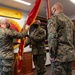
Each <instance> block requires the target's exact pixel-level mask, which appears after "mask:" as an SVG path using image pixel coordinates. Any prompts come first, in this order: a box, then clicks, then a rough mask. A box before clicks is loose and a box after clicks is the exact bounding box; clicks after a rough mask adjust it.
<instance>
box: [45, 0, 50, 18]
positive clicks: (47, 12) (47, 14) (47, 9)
mask: <svg viewBox="0 0 75 75" xmlns="http://www.w3.org/2000/svg"><path fill="white" fill-rule="evenodd" d="M46 16H47V19H49V18H50V0H46Z"/></svg>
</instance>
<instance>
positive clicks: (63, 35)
mask: <svg viewBox="0 0 75 75" xmlns="http://www.w3.org/2000/svg"><path fill="white" fill-rule="evenodd" d="M47 28H48V45H49V48H50V54H51V58H56V60H57V61H60V62H65V61H72V60H74V44H73V42H74V37H73V30H74V29H73V28H74V25H73V23H72V21H71V20H70V19H69V18H68V17H67V16H66V15H65V14H63V13H60V14H57V15H54V16H52V17H51V18H50V19H49V20H48V25H47Z"/></svg>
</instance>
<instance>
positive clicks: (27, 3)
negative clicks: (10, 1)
mask: <svg viewBox="0 0 75 75" xmlns="http://www.w3.org/2000/svg"><path fill="white" fill-rule="evenodd" d="M14 1H16V2H19V3H22V4H26V5H28V6H29V5H31V3H29V2H26V1H23V0H14Z"/></svg>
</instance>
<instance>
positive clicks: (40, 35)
mask: <svg viewBox="0 0 75 75" xmlns="http://www.w3.org/2000/svg"><path fill="white" fill-rule="evenodd" d="M45 38H46V31H45V30H44V29H43V28H41V27H39V28H38V29H35V30H34V31H33V32H32V33H31V34H30V38H27V40H26V42H25V45H28V44H30V43H31V47H32V54H33V55H38V54H43V53H45V52H46V49H45Z"/></svg>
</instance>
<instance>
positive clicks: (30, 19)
mask: <svg viewBox="0 0 75 75" xmlns="http://www.w3.org/2000/svg"><path fill="white" fill-rule="evenodd" d="M40 3H41V0H36V1H35V4H34V6H33V8H32V10H31V11H30V13H29V15H28V18H27V21H26V24H25V25H28V26H30V25H31V24H32V23H33V22H34V21H35V18H36V16H37V14H38V10H39V7H40ZM25 39H26V38H23V39H21V43H20V46H19V51H18V53H17V57H16V58H17V71H18V73H19V72H20V71H21V63H22V55H23V51H24V43H25Z"/></svg>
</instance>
